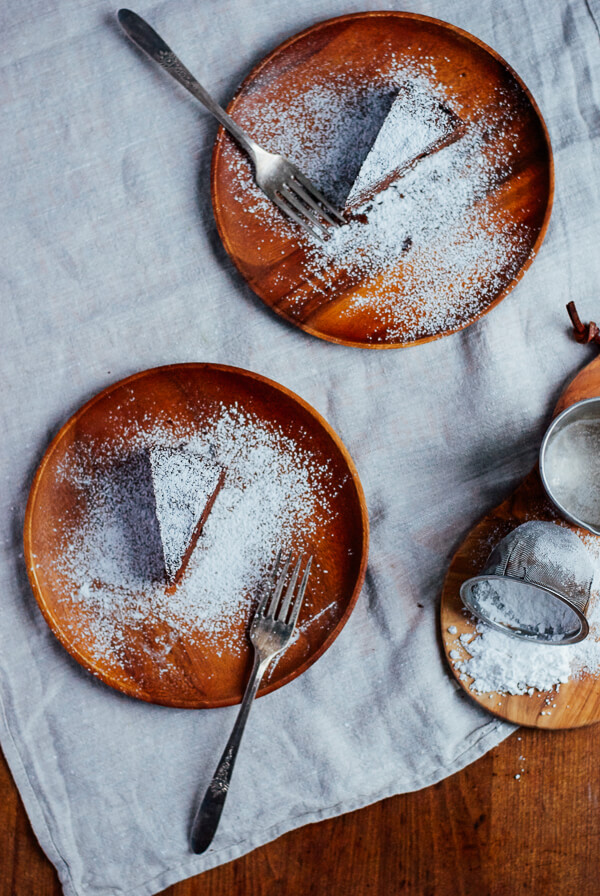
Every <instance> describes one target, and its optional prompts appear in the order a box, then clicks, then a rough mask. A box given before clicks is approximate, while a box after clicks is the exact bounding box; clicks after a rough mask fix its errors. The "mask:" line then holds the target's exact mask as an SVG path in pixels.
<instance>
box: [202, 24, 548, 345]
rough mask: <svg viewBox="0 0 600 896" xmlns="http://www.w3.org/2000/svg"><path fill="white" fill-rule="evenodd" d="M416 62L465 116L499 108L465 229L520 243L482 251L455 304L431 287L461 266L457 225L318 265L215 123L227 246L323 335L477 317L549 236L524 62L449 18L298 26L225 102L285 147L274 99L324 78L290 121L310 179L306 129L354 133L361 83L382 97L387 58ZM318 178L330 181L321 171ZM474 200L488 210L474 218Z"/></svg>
mask: <svg viewBox="0 0 600 896" xmlns="http://www.w3.org/2000/svg"><path fill="white" fill-rule="evenodd" d="M423 64H425V65H427V66H429V65H430V66H431V67H432V69H434V70H435V79H436V84H438V86H439V90H440V91H441V92H443V93H444V94H445V96H446V97H447V98H448V102H449V103H450V104H452V102H453V103H454V105H455V106H456V107H457V109H459V110H460V117H461V119H462V121H463V122H465V124H467V125H469V123H471V124H473V125H475V124H476V123H479V122H480V121H482V120H483V118H484V116H485V115H486V114H487V112H488V111H489V110H490V109H496V110H497V109H498V108H500V107H502V108H504V109H505V110H506V121H505V122H504V123H503V125H502V128H501V129H498V133H496V132H494V133H491V132H490V133H488V130H490V131H492V130H494V129H493V128H491V129H489V128H488V129H487V130H486V136H485V140H486V141H489V145H490V158H489V164H490V166H491V168H490V174H491V173H492V171H493V176H492V177H491V181H490V186H489V188H486V195H485V196H481V197H479V198H478V200H477V203H476V205H477V209H478V222H477V223H473V224H469V228H470V229H469V234H470V237H469V239H477V238H479V239H482V240H484V241H485V242H486V244H487V245H491V243H492V242H493V240H494V239H495V238H497V237H499V235H500V234H509V233H515V234H519V242H518V251H515V253H514V254H513V255H512V256H511V258H510V260H506V259H503V260H501V259H494V260H493V261H490V260H489V259H488V260H487V261H484V260H482V261H481V263H480V264H479V263H478V266H477V271H476V272H475V273H472V274H469V275H468V282H465V283H462V284H461V285H460V286H459V285H458V284H457V285H456V290H455V292H456V293H457V295H459V296H461V301H460V302H458V305H457V307H454V305H453V304H452V303H450V304H448V303H449V302H450V300H449V299H448V298H447V297H444V296H442V297H441V298H440V297H439V296H440V295H441V293H442V292H443V290H442V288H441V286H440V287H439V288H434V287H432V286H431V284H432V283H444V284H449V285H451V284H453V283H454V281H455V280H456V279H457V278H458V277H459V276H462V275H461V274H459V273H458V272H455V273H454V274H452V273H449V269H448V267H447V265H448V259H449V258H451V257H452V252H453V239H454V238H455V235H456V232H457V228H456V225H454V226H448V228H447V232H446V231H444V236H443V237H441V236H440V237H439V242H436V243H435V245H429V243H428V244H427V245H426V246H422V247H421V248H418V249H416V248H413V249H411V248H410V245H411V243H412V238H410V237H407V238H406V244H405V245H404V244H403V246H402V249H400V248H398V251H397V252H396V251H395V250H394V251H390V253H389V259H387V260H386V262H385V265H384V266H383V267H378V268H377V271H376V272H371V273H369V274H368V275H367V274H365V273H362V274H361V273H360V272H357V270H356V269H355V268H354V267H352V265H351V264H350V262H348V261H347V260H346V261H341V262H339V263H338V262H335V263H334V261H331V262H330V263H328V264H326V265H325V267H323V268H321V269H320V272H319V273H314V267H313V266H312V263H311V262H310V251H311V247H312V243H311V238H310V237H308V236H306V234H304V233H303V231H302V230H301V228H299V227H298V226H296V225H289V226H284V227H283V228H282V223H283V224H284V225H285V221H284V219H283V218H281V216H280V214H279V212H278V211H277V210H275V209H274V207H273V208H271V207H270V205H269V203H267V205H268V211H265V210H262V207H261V202H263V203H264V201H265V200H264V197H263V195H262V194H261V192H260V190H258V188H257V187H254V185H253V183H252V176H251V172H250V169H249V168H247V166H248V163H247V160H246V158H245V156H244V154H243V153H242V151H241V150H240V149H239V148H238V147H237V145H236V144H235V143H234V141H233V140H232V139H231V138H230V137H229V135H228V134H226V133H225V131H224V130H223V129H221V130H220V131H219V134H218V137H217V140H216V144H215V149H214V155H213V165H212V200H213V208H214V213H215V219H216V223H217V227H218V230H219V233H220V236H221V239H222V240H223V244H224V246H225V249H226V250H227V252H228V253H229V255H230V257H231V260H232V261H233V263H234V264H235V266H236V267H237V269H238V270H239V272H240V273H241V275H242V277H244V279H245V280H246V281H247V282H248V284H249V286H250V287H251V288H252V289H253V290H254V292H255V293H256V294H257V295H258V296H259V297H260V298H261V299H262V300H263V301H264V302H265V303H266V304H267V305H268V306H269V307H270V308H272V309H273V311H275V312H276V313H277V314H279V315H280V316H281V317H283V318H285V319H286V320H287V321H289V322H290V323H292V324H294V325H295V326H298V327H300V328H301V329H303V330H305V331H306V332H308V333H311V334H313V335H314V336H318V337H320V338H322V339H326V340H328V341H330V342H335V343H341V344H343V345H353V346H360V347H363V348H380V349H383V348H400V347H402V346H406V345H415V344H418V343H421V342H429V341H431V340H432V339H437V338H439V337H441V336H444V335H446V334H448V333H452V332H456V331H457V330H460V329H462V328H463V327H466V326H468V325H469V324H471V323H473V321H475V320H477V319H478V318H479V317H481V316H482V315H483V314H485V313H486V312H487V311H489V310H490V309H491V308H493V307H494V306H495V305H497V304H498V303H499V302H500V301H501V300H502V299H503V298H504V296H506V294H507V293H508V292H510V290H511V289H512V288H513V287H514V285H515V284H516V282H517V281H518V280H519V279H520V278H521V276H522V275H523V273H524V271H525V270H526V269H527V268H528V267H529V265H530V263H531V261H532V260H533V258H534V256H535V254H536V253H537V251H538V249H539V247H540V245H541V243H542V241H543V239H544V235H545V233H546V229H547V226H548V221H549V219H550V212H551V207H552V197H553V190H554V168H553V160H552V150H551V146H550V139H549V136H548V131H547V128H546V125H545V123H544V121H543V119H542V116H541V114H540V111H539V109H538V108H537V105H536V103H535V101H534V99H533V97H532V95H531V94H530V92H529V91H528V89H527V87H526V86H525V84H524V83H523V82H522V81H521V79H520V78H519V77H518V75H517V74H516V73H515V72H514V71H513V70H512V69H511V68H510V66H509V65H508V64H507V63H506V62H505V61H504V60H503V59H502V58H501V57H500V56H498V54H497V53H495V52H494V50H492V49H490V47H488V46H486V45H485V44H483V43H482V42H481V41H479V40H477V38H475V37H473V36H472V35H470V34H468V33H467V32H466V31H463V30H461V29H460V28H456V27H454V26H453V25H449V24H447V23H444V22H441V21H439V20H437V19H433V18H429V17H427V16H420V15H414V14H412V13H404V12H369V13H358V14H354V15H348V16H342V17H340V18H336V19H331V20H329V21H326V22H320V23H318V24H317V25H314V26H312V27H311V28H309V29H307V30H306V31H304V32H302V33H301V34H298V35H295V36H294V37H292V38H290V39H289V40H288V41H286V42H285V43H284V44H282V45H281V46H279V47H277V49H275V50H273V52H272V53H271V54H270V55H269V56H267V57H266V58H265V59H264V60H262V61H261V62H260V63H259V64H258V65H257V66H256V68H255V69H254V70H253V71H252V72H251V73H250V74H249V75H248V77H247V78H246V80H245V81H244V82H243V84H242V85H241V87H240V89H239V90H238V92H237V94H236V96H235V97H234V99H233V100H232V102H231V103H230V105H229V107H228V111H229V113H230V114H231V115H232V117H233V118H234V119H236V120H237V121H239V122H240V123H241V124H242V125H243V126H244V127H246V128H247V130H248V131H249V132H250V134H251V135H252V136H254V137H255V138H256V139H258V140H259V142H263V143H265V142H266V144H267V147H266V148H269V149H271V150H273V151H279V152H281V151H283V147H282V137H281V129H282V127H284V126H285V127H287V130H288V131H289V130H290V128H289V123H288V125H285V122H284V125H282V123H281V121H280V120H279V118H278V117H277V114H274V113H276V112H277V110H278V109H281V110H284V111H285V114H286V115H287V116H290V115H291V116H294V115H296V116H298V114H299V113H298V112H297V109H298V108H299V107H301V106H302V103H303V102H304V101H305V97H306V96H307V95H309V93H310V91H311V90H315V91H317V93H318V91H320V90H321V88H322V85H325V93H324V98H323V100H322V103H321V104H320V105H319V103H317V106H318V108H316V109H315V110H314V117H311V120H310V122H306V124H304V123H303V121H301V122H300V124H299V125H298V127H297V130H298V131H299V136H298V142H299V144H302V145H299V146H297V147H296V149H294V150H293V153H294V158H293V159H292V160H293V161H295V162H296V163H297V164H298V166H299V167H300V168H302V167H303V164H302V163H303V160H304V168H305V173H308V175H309V176H312V177H313V179H314V177H315V173H313V172H312V169H307V168H306V165H307V164H309V163H308V162H307V159H309V158H311V153H312V156H314V155H315V148H314V139H315V137H314V135H315V134H317V133H323V132H326V133H327V134H333V135H334V136H333V137H332V140H334V141H335V140H336V139H337V140H338V143H339V146H340V147H344V146H345V145H347V144H352V143H353V142H354V137H353V136H352V135H349V133H348V103H351V104H352V103H359V101H360V100H359V98H360V97H362V96H363V95H364V92H365V90H366V89H368V90H369V91H371V92H372V93H374V94H375V95H376V96H377V97H379V94H380V93H386V92H387V93H389V92H390V90H391V89H392V84H391V83H390V84H386V85H385V86H384V85H382V77H384V76H383V75H382V72H384V71H386V72H387V70H388V69H387V68H386V67H390V70H392V71H393V72H394V74H393V75H389V76H388V75H385V77H386V78H388V77H389V78H390V79H391V81H393V82H394V85H396V89H397V86H398V85H397V84H396V81H399V80H407V79H410V78H411V77H414V75H413V74H411V72H412V70H413V69H414V68H415V67H419V66H423ZM399 65H401V67H400V70H399V72H398V73H396V69H397V67H398V66H399ZM327 91H333V96H334V97H335V96H340V97H343V102H340V103H339V106H340V111H339V114H338V111H335V110H334V111H332V103H331V94H330V93H328V92H327ZM336 91H337V93H336ZM378 91H379V92H378ZM347 96H349V97H350V99H347ZM327 97H329V100H328V99H327ZM352 108H354V106H353V105H352ZM335 109H336V110H337V106H336V107H335ZM311 110H312V106H311ZM311 116H312V112H311ZM336 116H337V117H336ZM286 120H287V119H286ZM294 120H296V119H294ZM298 120H299V121H300V119H298ZM503 121H504V120H503ZM500 130H501V131H502V132H501V133H500ZM288 154H291V153H290V150H289V149H288ZM486 158H487V151H486ZM310 164H313V163H310ZM244 166H246V168H247V176H248V178H249V180H248V184H247V185H246V186H245V185H244V183H245V181H244V183H241V181H240V171H241V170H242V169H243V168H244ZM328 166H330V167H331V168H332V171H331V172H330V171H329V167H328ZM313 167H314V168H315V172H316V173H317V176H319V173H320V175H321V177H322V178H324V179H325V180H326V181H327V182H329V181H334V180H335V178H336V176H337V174H338V172H339V170H340V168H343V162H340V164H339V166H336V165H334V163H333V162H330V161H328V160H326V161H323V160H322V159H321V158H319V159H317V160H316V161H315V162H314V165H313ZM322 169H324V170H326V175H324V174H323V171H322ZM244 170H245V169H244ZM244 176H245V175H244ZM399 183H400V181H399ZM321 187H322V189H323V190H325V192H327V190H326V188H325V186H324V185H323V183H321ZM330 198H333V197H332V196H331V194H330ZM433 205H434V206H435V207H436V208H437V205H436V203H433ZM473 207H474V206H473ZM482 209H484V210H485V215H483V217H482V218H481V220H479V211H481V210H482ZM434 213H435V212H434ZM432 226H433V223H432ZM465 276H466V275H465ZM324 283H325V284H326V285H325V286H324V285H323V284H324ZM449 288H450V286H449ZM465 291H468V293H469V300H468V301H467V300H466V298H465V295H466V293H465ZM383 294H385V295H386V296H387V295H393V296H394V297H395V298H394V301H393V303H392V304H391V305H390V304H389V303H388V302H387V299H386V301H385V302H381V301H380V299H378V298H377V296H378V295H379V296H380V297H381V295H383ZM430 300H435V302H436V306H435V307H436V312H435V314H434V315H432V313H431V310H430V311H427V310H426V309H427V303H428V302H429V301H430ZM452 301H453V302H454V301H455V300H454V299H453V300H452ZM428 315H429V316H428Z"/></svg>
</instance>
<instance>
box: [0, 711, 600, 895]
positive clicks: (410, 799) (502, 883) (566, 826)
mask: <svg viewBox="0 0 600 896" xmlns="http://www.w3.org/2000/svg"><path fill="white" fill-rule="evenodd" d="M599 754H600V726H598V725H596V726H592V727H590V728H582V729H575V730H572V731H539V730H536V729H525V728H524V729H521V730H519V731H518V732H517V733H515V734H513V735H512V736H511V737H510V738H509V739H508V740H507V741H505V742H504V743H502V744H500V746H499V747H497V748H496V749H494V750H492V751H491V752H490V753H488V754H487V755H486V756H484V757H483V758H482V759H480V760H478V761H477V762H476V763H474V764H473V765H471V766H469V767H468V768H466V769H464V770H463V771H461V772H459V773H458V774H455V775H452V777H450V778H447V779H446V780H444V781H442V782H440V783H439V784H436V785H435V786H433V787H429V788H427V789H426V790H421V791H418V792H417V793H408V794H403V795H402V796H397V797H393V798H391V799H387V800H383V801H382V802H379V803H375V804H374V805H373V806H370V807H368V808H366V809H362V810H360V811H358V812H352V813H350V814H348V815H343V816H341V817H339V818H335V819H332V820H329V821H324V822H321V823H320V824H316V825H309V826H307V827H304V828H301V829H299V830H297V831H292V832H291V833H289V834H286V835H285V836H284V837H280V838H279V839H278V840H275V841H274V842H273V843H270V844H268V845H267V846H264V847H262V848H261V849H257V850H255V851H254V852H252V853H250V854H249V855H247V856H244V857H243V858H241V859H238V860H237V861H235V862H230V863H229V864H227V865H223V866H221V867H220V868H216V869H214V870H213V871H208V872H207V873H205V874H202V875H199V876H198V877H195V878H191V879H189V880H187V881H182V882H181V883H179V884H176V885H175V886H172V887H169V888H168V889H167V890H165V891H164V896H278V894H281V893H285V896H309V894H315V896H321V894H328V896H520V894H525V893H527V894H530V896H571V894H577V896H597V893H598V879H599V877H600V853H599V851H598V843H599V842H600V812H599V811H598V807H599V804H600V770H599V768H598V762H597V757H598V755H599ZM521 756H523V757H525V758H524V759H520V758H519V757H521ZM522 769H523V771H522ZM517 774H520V775H521V778H520V779H519V780H516V779H515V775H517ZM0 806H1V809H0V896H60V893H61V890H60V886H59V884H58V879H57V876H56V873H55V871H54V869H53V867H52V865H51V864H50V863H49V862H48V860H47V859H46V858H45V856H44V855H43V853H42V852H41V850H40V848H39V846H38V845H37V842H36V840H35V837H34V835H33V833H32V831H31V828H30V826H29V822H28V821H27V818H26V815H25V811H24V809H23V806H22V804H21V801H20V799H19V796H18V793H17V791H16V788H15V786H14V784H13V782H12V779H11V777H10V774H9V772H8V769H7V768H6V765H5V763H4V760H2V759H1V758H0Z"/></svg>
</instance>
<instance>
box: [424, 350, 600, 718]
mask: <svg viewBox="0 0 600 896" xmlns="http://www.w3.org/2000/svg"><path fill="white" fill-rule="evenodd" d="M598 395H600V358H596V359H595V360H594V361H592V362H591V364H588V365H587V367H585V368H584V369H583V370H582V371H581V372H580V373H579V374H578V375H577V376H576V377H575V379H574V380H573V381H572V382H571V383H570V384H569V385H568V386H567V388H566V389H565V391H564V392H563V394H562V395H561V397H560V400H559V402H558V404H557V406H556V409H555V416H556V415H557V414H559V413H560V412H561V411H564V409H565V408H567V407H569V406H570V405H572V404H575V402H577V401H581V400H582V399H583V398H591V397H593V396H598ZM532 519H533V520H552V521H559V522H560V523H561V525H564V526H566V527H568V528H571V529H573V531H574V532H577V534H578V535H580V536H582V537H583V538H584V541H585V542H586V543H587V544H588V545H589V546H590V547H593V548H594V550H595V551H598V552H599V553H600V538H599V537H598V536H595V535H591V534H590V533H589V532H586V531H585V530H584V529H578V528H577V527H576V526H573V525H571V524H570V523H569V522H568V521H566V520H563V519H562V518H561V517H560V516H559V515H558V513H557V511H556V509H555V508H554V506H553V505H552V504H551V502H550V500H549V499H548V497H547V496H546V493H545V491H544V488H543V486H542V481H541V479H540V475H539V469H538V468H537V467H536V468H535V469H534V470H532V471H531V473H530V474H529V475H528V476H527V477H526V478H525V479H524V480H523V482H522V483H521V485H519V486H518V488H517V489H516V490H515V491H514V492H513V494H512V495H511V496H510V497H509V498H507V499H506V501H503V502H502V504H500V505H499V506H498V507H496V508H495V509H494V510H492V511H491V513H489V514H488V515H487V516H486V517H485V518H484V519H483V520H481V522H480V523H478V524H477V526H475V528H474V529H473V530H472V531H471V532H470V533H469V535H468V536H467V538H466V539H465V541H464V542H463V543H462V545H461V546H460V548H459V549H458V551H457V552H456V554H455V555H454V557H453V558H452V562H451V564H450V568H449V570H448V573H447V576H446V580H445V582H444V588H443V592H442V602H441V610H440V621H441V630H442V640H443V644H444V651H445V653H446V658H447V660H448V663H449V665H450V668H451V670H452V672H453V674H454V676H455V678H456V679H457V681H458V682H459V684H460V685H461V687H462V688H463V689H464V690H465V691H466V692H467V694H468V695H469V697H471V698H472V699H473V700H475V701H476V702H477V703H479V704H480V706H482V707H483V708H484V709H487V710H489V711H490V712H492V713H494V714H495V715H497V716H499V717H500V718H502V719H506V720H507V721H509V722H515V723H517V724H518V725H529V726H532V727H536V728H576V727H579V726H582V725H590V724H592V723H593V722H598V721H600V678H599V677H598V676H595V675H589V674H586V675H583V676H582V677H581V678H573V679H571V680H570V681H569V682H568V683H567V684H561V686H560V690H559V691H558V692H556V691H552V692H551V694H550V695H549V694H548V693H547V692H543V691H534V693H533V694H532V696H531V697H530V696H528V695H522V696H509V695H507V694H497V693H492V694H487V693H486V694H477V693H475V692H474V691H471V690H470V687H469V686H470V684H471V683H472V679H471V678H468V679H467V680H466V681H461V679H460V677H459V673H458V671H457V670H456V669H455V668H454V663H453V660H452V659H451V657H450V651H451V650H460V651H461V653H462V654H463V656H464V657H465V658H466V657H467V653H466V652H465V651H464V649H463V648H462V647H461V645H460V642H459V640H458V639H459V636H460V635H461V634H464V633H467V634H473V632H474V631H475V623H474V622H472V621H471V619H470V617H469V616H467V615H465V613H464V612H463V605H462V602H461V600H460V593H459V592H460V586H461V585H462V583H463V582H464V581H465V579H468V578H469V577H470V576H472V575H476V574H477V573H478V572H480V571H481V569H482V568H483V566H484V563H485V560H486V559H487V556H488V554H489V553H490V551H491V550H492V548H493V547H494V546H495V545H496V544H497V543H498V542H499V541H500V539H501V538H503V537H504V536H505V535H507V534H508V532H510V531H511V530H512V529H515V528H516V527H517V526H519V525H520V524H521V523H524V522H526V521H527V520H532ZM451 626H456V629H457V632H456V634H451V633H450V632H449V631H448V629H449V628H450V627H451ZM547 649H548V650H552V649H553V648H552V647H548V648H547Z"/></svg>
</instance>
